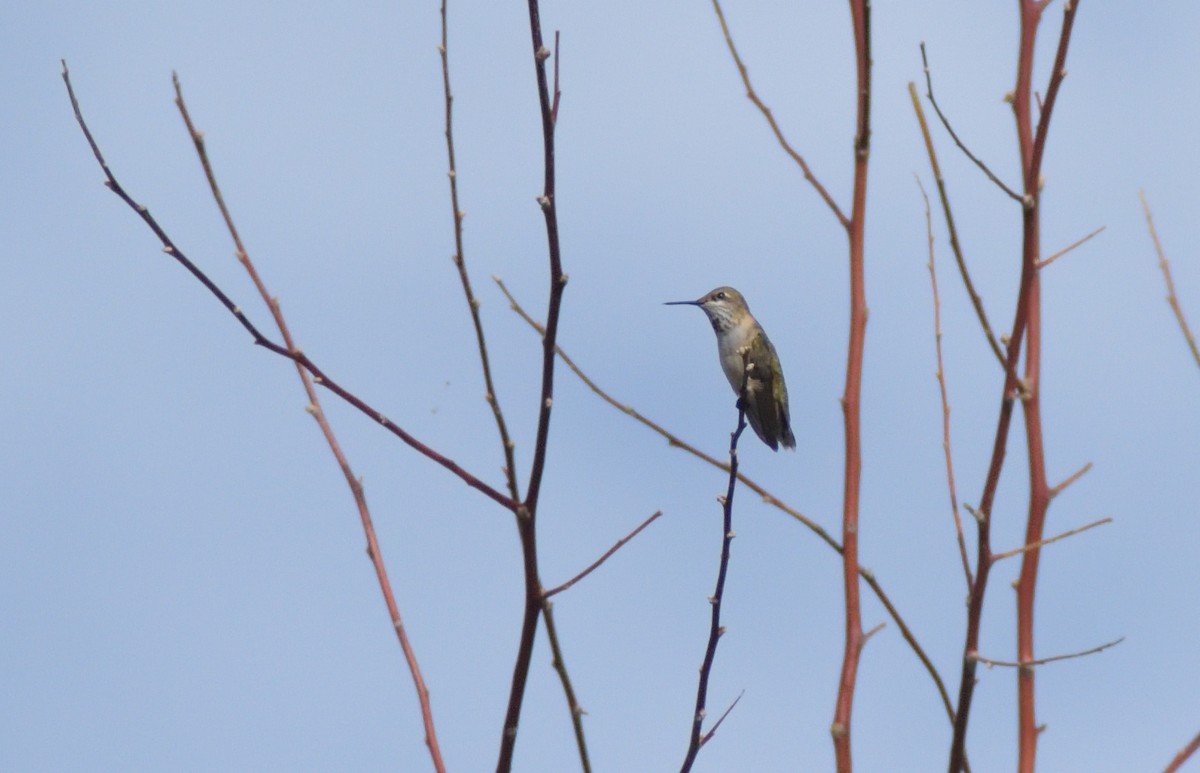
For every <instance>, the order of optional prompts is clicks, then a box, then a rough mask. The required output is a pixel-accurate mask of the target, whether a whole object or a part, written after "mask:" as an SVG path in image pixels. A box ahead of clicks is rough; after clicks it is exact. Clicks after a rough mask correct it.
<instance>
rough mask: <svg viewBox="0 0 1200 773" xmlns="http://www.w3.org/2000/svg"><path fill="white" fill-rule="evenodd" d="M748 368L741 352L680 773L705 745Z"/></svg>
mask: <svg viewBox="0 0 1200 773" xmlns="http://www.w3.org/2000/svg"><path fill="white" fill-rule="evenodd" d="M750 369H751V365H750V357H749V354H748V352H745V351H743V352H742V384H741V387H740V388H739V389H738V401H737V409H738V411H737V426H736V428H735V429H734V431H733V432H732V433H730V435H729V485H728V486H727V487H726V489H725V496H724V497H721V498H720V499H721V510H722V514H723V521H722V531H721V560H720V563H719V565H718V569H717V587H716V590H714V591H713V595H711V596H709V598H708V603H709V605H710V606H711V607H712V618H711V620H710V623H709V629H708V646H707V647H706V648H705V650H704V661H703V663H701V665H700V680H699V683H698V685H697V687H696V711H695V713H694V714H692V731H691V734H690V736H689V739H688V749H687V754H686V755H685V757H684V759H683V765H682V767H680V768H679V770H680V773H687V771H689V770H691V769H692V765H693V764H694V763H695V761H696V754H697V753H698V752H699V751H700V746H701V745H702V744H703V743H704V738H703V736H702V735H701V733H700V728H701V726H702V725H703V724H704V714H705V708H704V707H705V704H706V702H707V700H708V678H709V675H710V674H711V673H712V666H713V660H714V659H715V658H716V655H717V641H719V640H720V638H721V636H722V635H724V633H725V628H724V626H722V625H721V601H722V599H724V597H725V575H726V572H727V571H728V570H729V545H730V543H731V542H733V537H734V532H733V494H734V491H735V490H736V488H737V468H738V452H737V445H738V438H740V437H741V436H742V430H744V429H746V408H745V406H746V384H747V381H748V380H749V378H750ZM731 708H732V707H731ZM722 719H724V717H722ZM713 730H714V731H715V730H716V728H715V727H714V728H713Z"/></svg>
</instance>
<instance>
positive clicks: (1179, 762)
mask: <svg viewBox="0 0 1200 773" xmlns="http://www.w3.org/2000/svg"><path fill="white" fill-rule="evenodd" d="M1197 749H1200V733H1197V734H1196V737H1195V738H1193V739H1192V740H1191V741H1190V742H1189V743H1188V745H1187V746H1185V747H1183V748H1182V749H1180V750H1179V753H1178V754H1176V755H1175V757H1174V759H1172V760H1171V762H1170V764H1168V765H1167V767H1165V768H1164V769H1163V773H1175V772H1176V771H1177V770H1179V769H1180V768H1181V767H1183V763H1185V762H1187V761H1188V758H1189V757H1191V756H1192V755H1193V754H1195V753H1196V750H1197Z"/></svg>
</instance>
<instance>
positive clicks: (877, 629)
mask: <svg viewBox="0 0 1200 773" xmlns="http://www.w3.org/2000/svg"><path fill="white" fill-rule="evenodd" d="M884 628H887V621H884V622H882V623H877V624H876V625H875V627H873V628H872V629H871V630H869V631H866V632H865V633H863V635H862V641H860V642H859V643H858V648H859V649H862V648H863V647H865V646H867V641H868V640H870V638H871V637H872V636H874V635H875V634H877V633H879V632H880V631H882V630H883V629H884Z"/></svg>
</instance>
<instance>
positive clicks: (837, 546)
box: [492, 277, 954, 722]
mask: <svg viewBox="0 0 1200 773" xmlns="http://www.w3.org/2000/svg"><path fill="white" fill-rule="evenodd" d="M492 279H493V280H494V281H495V282H496V284H497V285H498V286H499V287H500V291H501V292H502V293H504V295H505V297H506V298H508V302H509V304H510V305H511V307H512V310H513V311H514V312H516V314H517V315H518V316H519V317H521V319H523V320H525V322H526V324H528V325H529V326H530V327H531V328H533V330H535V331H537V332H538V333H539V334H543V332H544V329H543V328H542V325H541V324H540V323H539V322H538V321H537V320H535V319H534V318H533V317H531V316H530V315H529V312H527V311H525V309H524V308H523V307H522V306H521V304H520V303H519V302H518V301H517V299H516V298H515V297H513V294H512V293H510V292H509V290H508V288H507V287H505V286H504V282H503V281H501V280H500V279H499V278H498V277H492ZM555 351H556V352H557V354H558V356H559V357H560V358H561V359H562V361H563V363H564V364H566V366H567V368H569V369H570V370H571V372H572V373H574V374H575V375H576V376H577V377H578V378H579V380H580V381H582V382H583V383H584V384H585V385H586V386H587V387H588V389H590V390H592V392H594V393H595V394H596V395H597V396H599V397H600V399H602V400H604V402H606V403H608V404H609V405H611V406H612V407H613V408H616V409H617V410H618V411H620V412H621V413H623V414H625V415H626V416H629V417H630V418H632V419H634V420H635V421H637V422H639V423H640V424H642V425H644V426H646V427H648V428H650V429H651V430H653V431H654V432H655V433H656V434H658V435H659V436H660V437H662V438H664V439H665V440H666V441H667V443H668V444H669V445H671V446H672V447H674V448H678V449H680V450H682V451H686V452H687V453H689V454H691V455H692V456H694V457H696V458H697V459H700V460H702V461H705V462H707V463H708V464H711V465H712V466H713V467H716V468H718V469H720V470H723V471H724V472H726V473H728V472H729V464H728V463H727V462H722V461H720V460H719V459H716V458H714V457H712V456H710V455H709V454H706V453H704V452H703V451H701V450H700V449H698V448H696V447H695V446H693V445H692V444H690V443H687V442H686V441H684V440H682V439H680V438H679V436H678V435H675V434H673V433H672V432H670V431H668V430H667V429H665V428H664V427H662V426H661V425H659V424H658V423H657V422H655V421H653V420H652V419H649V418H647V417H645V416H643V415H642V414H641V413H640V412H639V411H638V410H637V409H635V408H634V407H633V406H631V405H627V404H625V403H622V402H620V401H619V400H617V399H616V398H614V397H613V396H612V395H610V394H609V393H608V392H606V391H604V389H602V388H601V387H600V385H598V384H597V383H596V382H595V381H593V380H592V379H591V377H590V376H588V375H587V373H585V372H584V371H583V370H582V369H581V368H580V367H579V365H577V364H576V363H575V361H574V360H573V359H571V357H570V355H568V354H567V353H566V352H565V351H564V350H563V349H562V347H561V346H556V347H555ZM737 477H738V480H739V481H740V482H741V483H742V485H744V486H746V487H747V488H749V489H750V490H751V491H753V492H754V493H755V494H758V495H759V496H760V497H762V501H763V502H764V503H766V504H768V505H771V506H772V507H775V508H777V509H778V510H780V511H782V512H784V513H786V514H787V515H789V516H791V517H792V518H793V519H795V520H796V521H798V522H799V523H801V524H803V525H804V526H805V527H806V528H807V529H809V531H811V532H812V533H813V534H815V535H816V536H817V537H818V538H819V539H820V540H821V541H822V542H824V543H825V544H826V545H828V546H829V547H830V548H832V549H833V550H835V551H836V552H837V553H838V554H841V552H842V545H841V543H840V542H838V541H837V540H836V539H834V538H833V537H832V536H830V534H829V532H828V531H826V530H825V528H824V527H822V526H821V525H820V524H819V523H817V522H816V521H814V520H812V519H811V518H809V517H808V516H806V515H804V514H803V513H801V512H800V511H799V510H797V509H795V508H794V507H792V506H790V505H788V504H787V503H786V502H784V501H783V500H781V499H779V498H778V497H776V496H775V495H774V494H772V493H771V492H769V491H767V490H766V489H765V488H763V487H762V485H760V484H759V483H757V482H756V481H754V480H753V479H751V478H749V477H747V476H746V475H745V474H744V473H742V472H738V474H737ZM858 573H859V576H860V577H862V578H863V580H864V581H865V582H866V583H867V585H869V586H870V587H871V590H872V591H874V592H875V595H876V596H877V597H878V598H879V601H880V603H882V604H883V606H884V608H885V609H886V610H887V612H888V615H890V616H891V618H892V620H893V621H895V623H896V627H897V628H898V629H899V631H900V635H901V636H902V637H903V638H904V641H905V642H907V643H908V646H909V647H910V648H911V649H912V651H913V653H914V654H915V655H916V656H917V658H918V659H919V660H920V661H921V665H922V666H924V668H925V670H926V672H928V674H929V678H930V679H932V680H933V683H934V686H935V687H936V688H937V691H938V695H939V697H940V698H941V700H942V706H943V707H944V708H945V710H946V715H947V716H948V717H949V718H950V721H951V722H953V721H954V705H953V704H952V703H951V702H950V693H949V691H948V690H947V689H946V684H945V682H944V681H942V676H941V674H939V673H938V670H937V668H936V667H935V666H934V665H933V661H932V660H930V658H929V656H928V655H927V654H926V653H925V650H924V649H923V648H922V647H921V644H920V643H919V642H918V641H917V638H916V635H915V634H913V632H912V629H911V628H909V627H908V624H907V623H905V622H904V618H903V617H902V616H901V615H900V611H899V610H897V609H896V607H895V606H894V605H893V604H892V600H891V599H890V598H889V597H888V595H887V593H886V592H885V591H884V590H883V586H882V585H880V583H879V580H878V578H876V577H875V575H874V573H873V572H871V570H870V569H867V568H866V567H859V572H858Z"/></svg>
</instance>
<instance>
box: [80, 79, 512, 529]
mask: <svg viewBox="0 0 1200 773" xmlns="http://www.w3.org/2000/svg"><path fill="white" fill-rule="evenodd" d="M63 81H64V82H65V83H66V84H67V94H68V95H69V96H70V98H71V106H72V108H73V109H74V111H75V120H76V121H77V122H78V123H79V128H80V129H81V130H82V131H83V135H84V137H85V138H86V139H87V141H88V145H90V146H91V149H92V154H93V155H94V156H95V157H96V161H97V163H99V164H100V168H101V169H102V170H103V171H104V174H105V177H106V178H107V180H106V182H105V185H106V186H107V187H108V189H109V190H111V191H112V192H113V193H115V194H116V195H117V196H118V197H119V198H120V199H121V200H122V201H124V202H125V203H126V205H128V206H129V208H130V209H132V210H133V211H134V212H135V213H137V215H138V217H140V218H141V219H142V221H143V222H144V223H145V224H146V226H147V227H148V228H149V229H150V230H151V231H153V232H154V235H155V236H157V237H158V240H159V241H160V242H161V243H162V245H163V252H165V253H167V254H168V255H170V256H171V257H172V258H174V259H175V260H176V261H177V262H178V263H179V264H180V265H181V266H183V267H184V268H185V269H187V271H188V272H189V273H190V274H191V275H192V276H193V277H195V278H196V280H197V281H198V282H200V284H202V285H204V287H205V289H207V290H208V291H209V292H210V293H212V295H213V297H215V298H216V299H217V300H218V301H219V302H220V304H221V305H222V306H224V307H225V309H226V310H227V311H228V312H229V313H230V314H232V315H233V317H234V319H236V320H237V321H238V324H240V325H241V326H242V327H243V328H244V329H245V330H246V332H247V333H249V334H250V336H251V337H252V338H253V339H254V343H255V344H257V345H258V346H261V347H263V348H264V349H266V350H268V351H271V352H274V353H275V354H278V355H279V356H280V357H286V358H287V359H289V360H292V361H294V362H296V363H298V364H300V365H301V366H303V367H304V369H305V370H307V371H308V372H309V373H310V374H312V376H313V382H314V383H316V384H319V385H321V386H323V387H325V388H326V389H328V390H329V391H331V392H333V393H334V394H336V395H337V396H338V397H340V398H342V399H343V400H345V401H346V402H348V403H349V404H350V405H352V406H354V407H355V408H357V409H358V410H359V411H360V412H361V413H363V414H365V415H366V416H367V417H369V418H370V419H371V420H372V421H376V422H379V423H380V424H381V425H382V426H383V427H384V428H385V429H387V430H388V431H389V432H391V433H392V434H393V435H395V436H396V437H398V438H400V439H401V440H403V441H404V442H405V443H406V444H407V445H408V446H410V447H411V448H413V449H415V450H416V451H417V452H418V453H420V454H422V455H423V456H425V457H426V458H428V459H430V460H432V461H434V462H436V463H437V464H439V465H441V466H442V467H445V468H446V469H447V470H449V471H450V472H452V473H454V474H455V475H457V476H458V477H459V478H460V479H461V480H462V481H463V482H464V483H466V484H467V485H468V486H470V487H471V488H473V489H476V490H477V491H480V492H482V493H483V494H485V495H486V496H487V497H489V498H490V499H492V500H494V501H496V502H498V503H499V504H501V505H503V506H504V507H506V508H507V509H509V510H514V511H515V510H516V509H517V507H518V503H517V502H514V501H513V500H512V499H510V498H509V497H507V496H505V495H504V494H502V493H500V492H499V491H497V490H496V489H495V488H493V487H492V486H489V485H488V484H487V483H484V482H483V481H482V480H480V479H479V478H477V477H475V476H474V475H472V474H471V473H469V472H467V471H466V470H464V469H463V468H462V467H460V466H459V465H458V464H457V463H456V462H454V461H453V460H452V459H449V458H447V457H445V456H443V455H442V454H440V453H438V452H437V451H434V450H433V449H432V448H430V447H429V446H427V445H425V444H424V443H422V442H421V441H419V440H417V439H416V438H415V437H413V436H412V435H410V434H408V432H406V431H405V430H404V429H402V428H401V427H400V426H398V425H397V424H395V423H394V422H392V421H391V420H390V419H388V418H387V417H386V416H384V415H383V413H381V412H380V411H378V410H376V409H375V408H373V407H371V406H370V405H368V404H367V403H366V402H365V401H363V400H362V399H361V398H359V397H358V396H357V395H355V394H353V393H351V392H349V391H348V390H346V389H345V388H343V387H342V386H340V385H339V384H337V383H336V382H335V381H334V380H333V379H332V378H330V377H329V376H328V375H326V373H325V372H324V371H323V370H321V369H320V368H319V367H317V364H316V363H314V362H313V361H312V360H310V359H309V358H308V356H307V355H305V354H304V353H303V352H302V351H300V350H296V351H291V350H289V349H288V348H287V347H286V346H280V345H279V344H277V343H275V342H274V341H272V340H270V339H269V338H267V337H266V336H265V335H263V334H262V332H260V331H259V329H258V328H257V327H256V326H255V325H254V323H252V322H251V321H250V319H249V318H248V317H247V316H246V315H245V313H244V312H243V311H242V309H241V307H240V306H238V305H237V304H236V303H234V302H233V301H232V300H231V299H230V297H229V296H228V295H226V294H225V291H224V290H222V289H221V288H220V287H218V286H217V285H216V283H215V282H213V281H212V280H211V279H209V278H208V275H207V274H205V273H204V272H203V271H201V270H200V268H199V267H198V266H197V265H196V264H195V263H193V262H192V261H191V260H190V259H189V258H188V257H187V256H186V255H184V254H183V252H182V251H181V250H180V249H179V248H178V247H177V246H176V245H175V243H174V242H173V241H172V240H171V237H170V236H168V235H167V233H166V231H164V230H163V229H162V227H161V226H160V225H159V224H158V221H157V220H155V219H154V217H153V216H152V215H151V214H150V210H148V209H147V208H146V207H144V206H142V205H141V204H139V203H138V202H136V201H134V199H133V198H132V197H131V196H130V195H129V194H128V193H126V191H125V189H124V188H122V187H121V184H120V183H119V182H117V178H116V177H115V176H113V173H112V170H111V169H110V168H109V166H108V162H107V161H105V160H104V155H103V154H102V153H101V152H100V148H99V146H98V145H97V144H96V140H95V139H94V138H93V137H92V133H91V131H90V130H89V129H88V127H87V123H85V122H84V120H83V114H82V113H81V112H80V109H79V102H78V100H77V99H76V98H75V91H74V89H73V88H72V87H71V79H70V75H69V73H68V72H67V69H66V63H65V62H64V63H63Z"/></svg>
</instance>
